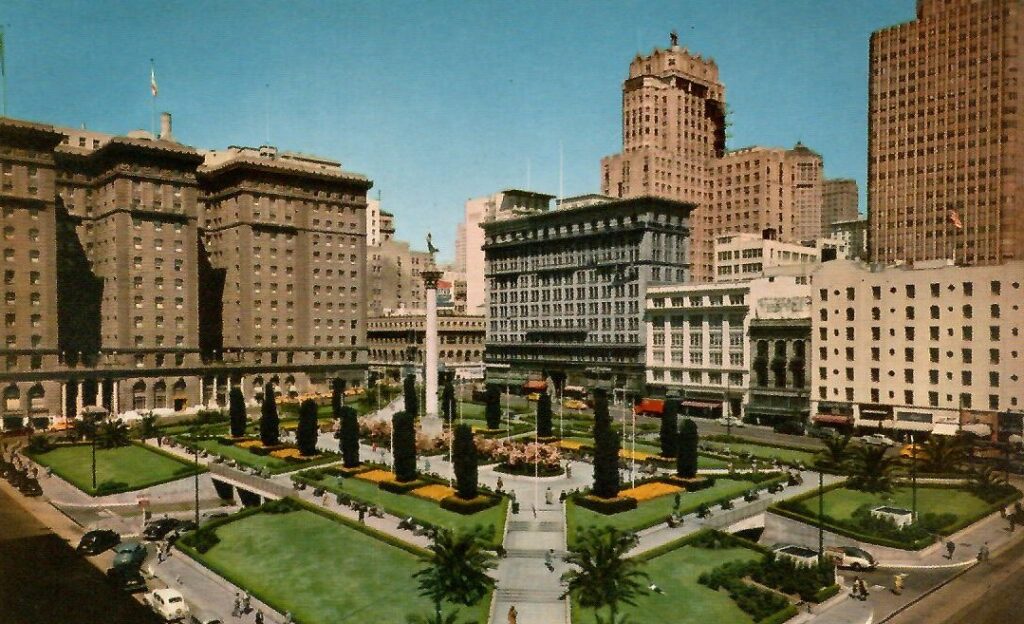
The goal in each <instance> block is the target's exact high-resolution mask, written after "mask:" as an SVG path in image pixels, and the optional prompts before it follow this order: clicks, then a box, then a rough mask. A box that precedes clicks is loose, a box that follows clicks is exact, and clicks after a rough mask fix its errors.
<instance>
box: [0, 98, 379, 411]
mask: <svg viewBox="0 0 1024 624" xmlns="http://www.w3.org/2000/svg"><path fill="white" fill-rule="evenodd" d="M0 179H2V188H0V209H2V210H3V228H4V232H3V235H4V240H3V248H4V249H3V254H4V256H3V257H4V261H3V274H4V302H3V308H4V310H3V312H4V342H3V344H2V345H0V358H2V361H3V369H2V370H0V391H2V393H3V404H2V407H3V416H4V417H5V419H6V421H5V422H6V423H7V424H8V425H11V426H16V425H18V424H25V423H26V419H27V418H32V419H38V421H39V423H40V424H42V422H43V421H44V420H49V419H51V418H54V417H74V416H76V415H78V414H81V413H82V408H83V407H84V406H88V405H97V406H102V407H105V408H106V409H108V410H110V411H112V412H115V413H123V412H134V413H139V412H143V411H148V410H158V411H159V410H167V411H171V410H173V411H181V410H185V409H189V408H196V407H199V406H207V405H225V404H226V397H227V394H228V392H229V391H230V389H231V388H232V387H241V388H242V390H243V394H244V395H245V397H246V399H248V400H253V399H255V398H258V397H259V396H261V395H262V391H263V390H262V386H263V384H264V382H271V381H272V382H274V383H275V384H276V385H277V386H278V387H279V388H280V389H281V391H283V392H285V393H289V392H291V393H299V392H305V391H307V390H311V389H325V388H326V384H327V381H328V380H329V378H331V377H334V376H338V375H340V376H343V377H348V378H351V379H353V380H356V379H360V378H362V375H363V370H364V369H365V365H366V328H365V318H366V303H365V301H366V293H365V291H366V275H365V270H364V267H365V257H366V241H365V236H366V222H365V215H364V211H365V208H366V192H367V190H368V189H369V188H370V187H371V182H370V181H369V180H368V179H366V178H365V177H364V176H361V175H359V174H355V173H351V172H348V171H345V170H343V169H342V168H341V165H340V163H338V162H337V161H332V160H329V159H324V158H319V157H314V156H309V155H305V154H298V153H293V152H278V151H277V150H276V149H275V148H273V147H270V146H262V147H260V148H247V147H231V148H228V149H226V150H215V151H208V150H199V149H195V148H192V147H188V146H185V145H182V144H180V143H178V142H177V141H175V140H174V138H173V135H172V133H171V121H170V116H169V115H167V114H165V115H164V117H163V121H162V128H161V132H160V135H159V137H154V136H152V135H150V134H149V133H148V132H142V131H138V132H133V133H130V134H129V135H128V136H112V135H108V134H101V133H97V132H91V131H87V130H74V129H68V128H56V127H53V126H49V125H45V124H39V123H31V122H26V121H20V120H15V119H9V118H2V119H0Z"/></svg>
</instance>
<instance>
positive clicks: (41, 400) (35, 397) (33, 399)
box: [28, 384, 47, 412]
mask: <svg viewBox="0 0 1024 624" xmlns="http://www.w3.org/2000/svg"><path fill="white" fill-rule="evenodd" d="M28 400H29V408H30V409H31V410H32V411H33V412H45V411H47V410H46V390H43V386H42V385H40V384H36V385H34V386H32V387H31V388H29V391H28Z"/></svg>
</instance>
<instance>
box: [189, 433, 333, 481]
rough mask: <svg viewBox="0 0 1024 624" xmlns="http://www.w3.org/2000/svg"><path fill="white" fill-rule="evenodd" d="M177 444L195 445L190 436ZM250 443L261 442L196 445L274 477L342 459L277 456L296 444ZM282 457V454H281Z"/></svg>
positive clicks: (212, 440) (324, 454)
mask: <svg viewBox="0 0 1024 624" xmlns="http://www.w3.org/2000/svg"><path fill="white" fill-rule="evenodd" d="M175 441H176V442H178V443H179V444H181V445H183V446H185V447H188V446H189V445H190V444H192V443H193V441H192V439H191V438H190V437H188V436H177V437H175ZM247 442H258V440H257V439H255V438H247V440H246V441H245V442H241V443H239V442H237V441H234V442H233V443H232V444H224V443H223V442H222V441H221V439H220V438H218V437H214V438H206V439H202V438H200V439H199V440H196V441H195V444H196V445H198V446H199V448H201V449H202V450H204V451H206V452H207V453H209V454H211V455H217V456H219V457H223V458H225V459H230V460H234V461H235V462H236V463H237V464H240V465H242V466H246V467H248V468H255V469H258V470H266V471H267V472H269V473H270V474H281V473H285V472H291V471H293V470H301V469H303V468H311V467H313V466H320V465H323V464H330V463H334V462H337V461H340V460H341V455H338V454H337V453H333V452H322V453H319V454H318V455H314V456H312V457H308V458H306V457H302V456H300V455H298V454H297V451H296V452H295V453H293V454H291V455H290V456H287V457H283V456H275V455H274V453H275V452H278V451H282V450H285V449H294V448H295V447H294V446H292V445H287V444H282V445H278V446H275V447H263V446H262V445H260V446H253V447H248V446H246V443H247ZM278 455H281V453H278Z"/></svg>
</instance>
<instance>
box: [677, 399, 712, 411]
mask: <svg viewBox="0 0 1024 624" xmlns="http://www.w3.org/2000/svg"><path fill="white" fill-rule="evenodd" d="M679 405H680V406H682V407H700V408H703V409H715V408H717V407H722V404H721V403H711V402H708V401H683V402H682V403H680V404H679Z"/></svg>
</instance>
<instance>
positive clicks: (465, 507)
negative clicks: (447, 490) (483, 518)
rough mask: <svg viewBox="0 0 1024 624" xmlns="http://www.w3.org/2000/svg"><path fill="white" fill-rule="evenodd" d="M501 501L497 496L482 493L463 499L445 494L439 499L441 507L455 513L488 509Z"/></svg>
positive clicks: (473, 512)
mask: <svg viewBox="0 0 1024 624" xmlns="http://www.w3.org/2000/svg"><path fill="white" fill-rule="evenodd" d="M500 502H501V497H499V496H487V495H486V494H482V495H480V496H476V497H474V498H471V499H463V498H461V497H459V496H447V497H445V498H442V499H441V509H447V510H448V511H454V512H455V513H459V514H463V515H467V516H468V515H470V514H475V513H476V512H478V511H483V510H484V509H490V508H491V507H494V506H495V505H497V504H498V503H500Z"/></svg>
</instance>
